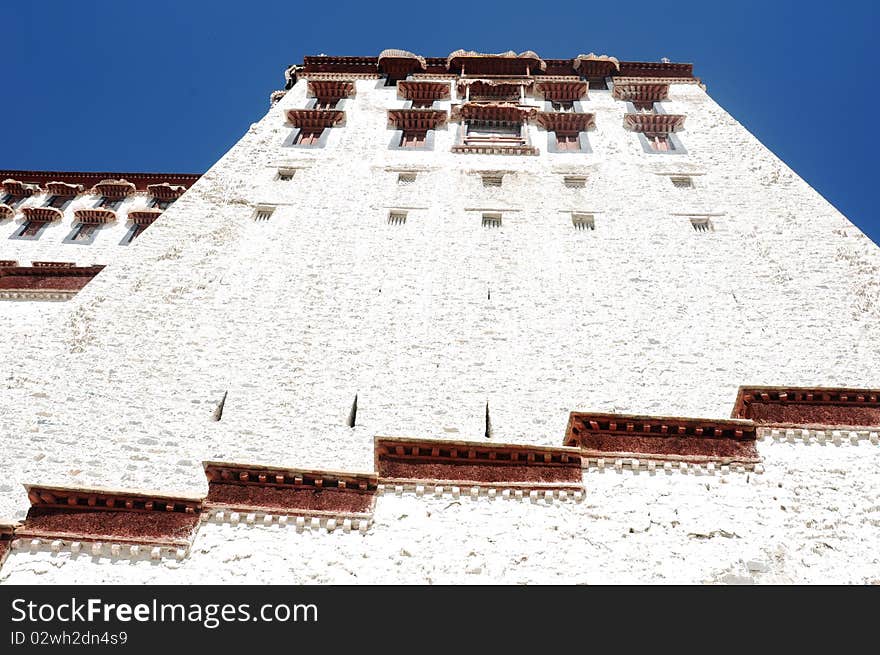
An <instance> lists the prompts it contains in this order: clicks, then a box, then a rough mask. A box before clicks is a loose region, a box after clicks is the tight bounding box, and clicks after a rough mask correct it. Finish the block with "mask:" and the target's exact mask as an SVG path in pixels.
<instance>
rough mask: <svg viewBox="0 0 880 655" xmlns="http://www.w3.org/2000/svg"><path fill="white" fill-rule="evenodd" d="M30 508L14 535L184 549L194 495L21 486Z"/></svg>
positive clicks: (195, 513) (192, 524) (198, 504)
mask: <svg viewBox="0 0 880 655" xmlns="http://www.w3.org/2000/svg"><path fill="white" fill-rule="evenodd" d="M25 488H26V489H27V492H28V498H29V499H30V501H31V508H30V510H29V511H28V514H27V518H26V519H25V521H24V523H23V524H22V525H21V527H19V528H16V530H15V537H16V538H29V539H38V540H42V539H45V540H61V541H62V542H109V543H111V544H126V545H145V546H166V547H173V548H187V547H188V546H189V544H190V543H191V541H192V537H193V535H194V532H195V529H196V526H197V525H198V522H199V514H200V513H201V511H202V501H201V499H199V498H191V497H177V496H165V495H161V494H143V493H135V492H127V491H111V490H105V489H74V488H66V487H46V486H35V485H25Z"/></svg>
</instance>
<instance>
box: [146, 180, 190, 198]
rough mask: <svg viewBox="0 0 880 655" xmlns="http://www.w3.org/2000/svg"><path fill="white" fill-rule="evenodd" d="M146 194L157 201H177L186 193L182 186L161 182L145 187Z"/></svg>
mask: <svg viewBox="0 0 880 655" xmlns="http://www.w3.org/2000/svg"><path fill="white" fill-rule="evenodd" d="M147 192H148V193H149V194H150V195H151V196H153V197H154V198H156V199H157V200H177V199H178V198H179V197H180V196H182V195H183V194H184V193H185V192H186V187H185V186H183V185H182V184H169V183H168V182H162V183H161V184H150V185H147Z"/></svg>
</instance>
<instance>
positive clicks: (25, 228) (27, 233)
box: [13, 221, 48, 239]
mask: <svg viewBox="0 0 880 655" xmlns="http://www.w3.org/2000/svg"><path fill="white" fill-rule="evenodd" d="M46 225H48V223H47V222H46V221H27V222H25V223H24V224H22V226H21V227H20V228H19V229H18V230H17V231H16V232H15V234H13V236H14V237H15V238H16V239H38V238H39V237H40V232H41V231H42V229H43V228H44V227H46Z"/></svg>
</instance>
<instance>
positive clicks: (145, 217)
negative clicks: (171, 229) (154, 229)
mask: <svg viewBox="0 0 880 655" xmlns="http://www.w3.org/2000/svg"><path fill="white" fill-rule="evenodd" d="M161 215H162V210H161V209H156V208H155V207H145V208H143V209H133V210H131V211H130V212H128V218H129V220H130V221H131V222H132V223H134V224H135V225H142V226H147V225H152V224H153V223H154V222H155V221H156V219H157V218H159V217H160V216H161Z"/></svg>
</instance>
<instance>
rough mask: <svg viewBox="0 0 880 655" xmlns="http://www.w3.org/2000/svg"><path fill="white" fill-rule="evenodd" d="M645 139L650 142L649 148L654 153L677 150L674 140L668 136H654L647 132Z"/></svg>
mask: <svg viewBox="0 0 880 655" xmlns="http://www.w3.org/2000/svg"><path fill="white" fill-rule="evenodd" d="M645 138H646V139H647V140H648V147H650V148H651V150H653V151H654V152H672V151H673V150H675V146H674V145H673V143H672V139H670V138H669V135H668V134H652V133H649V132H646V133H645Z"/></svg>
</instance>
